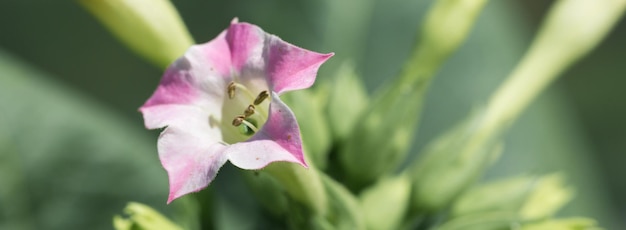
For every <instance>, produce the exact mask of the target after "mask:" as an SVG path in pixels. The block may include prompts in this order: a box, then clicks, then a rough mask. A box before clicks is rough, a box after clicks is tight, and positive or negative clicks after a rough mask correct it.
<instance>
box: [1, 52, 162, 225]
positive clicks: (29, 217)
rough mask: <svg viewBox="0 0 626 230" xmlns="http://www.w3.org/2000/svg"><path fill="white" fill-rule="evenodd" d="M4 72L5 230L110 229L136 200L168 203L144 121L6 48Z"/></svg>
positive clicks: (3, 218) (3, 155) (156, 203)
mask: <svg viewBox="0 0 626 230" xmlns="http://www.w3.org/2000/svg"><path fill="white" fill-rule="evenodd" d="M0 73H1V74H0V127H2V128H1V129H0V185H1V186H0V229H101V228H102V229H110V228H111V224H112V223H111V218H112V216H113V214H115V213H121V210H122V208H123V207H124V206H125V204H126V202H128V201H138V202H142V203H145V204H149V205H151V206H153V207H156V208H157V209H160V210H164V207H165V206H164V205H165V201H166V196H167V176H166V173H165V171H164V170H162V169H161V166H160V164H159V162H158V157H157V153H156V148H155V147H156V138H155V137H151V136H150V135H148V134H149V132H148V131H143V127H142V124H137V123H130V122H128V121H127V120H125V119H123V118H121V117H120V116H117V114H113V113H111V112H110V111H108V110H107V109H106V108H105V107H102V106H101V105H99V104H98V102H96V101H93V100H90V99H89V98H84V97H81V95H79V94H77V93H76V92H74V91H72V90H71V89H69V88H66V87H63V86H61V85H59V84H57V83H56V82H53V81H51V80H50V78H49V77H48V76H46V75H44V74H42V73H41V72H38V71H36V70H33V68H32V67H30V66H28V65H26V64H23V63H21V62H20V61H19V60H17V59H15V58H14V57H11V56H10V55H8V54H7V53H6V52H4V51H3V50H0ZM86 77H88V76H86ZM138 116H139V115H138Z"/></svg>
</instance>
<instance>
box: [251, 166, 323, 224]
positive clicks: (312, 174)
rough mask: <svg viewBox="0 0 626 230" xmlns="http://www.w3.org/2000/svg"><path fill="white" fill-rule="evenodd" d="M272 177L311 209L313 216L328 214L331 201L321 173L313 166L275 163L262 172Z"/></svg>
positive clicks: (293, 196) (291, 195) (289, 193)
mask: <svg viewBox="0 0 626 230" xmlns="http://www.w3.org/2000/svg"><path fill="white" fill-rule="evenodd" d="M261 171H262V172H265V173H267V174H269V175H271V176H272V177H273V178H274V179H276V181H278V183H279V184H280V185H281V186H282V187H283V188H284V189H285V192H286V193H287V194H288V195H289V196H290V197H291V198H292V199H293V200H295V201H298V202H300V203H302V204H303V205H304V206H305V207H307V208H309V209H310V210H309V211H311V212H312V213H313V214H316V215H321V216H324V215H326V213H328V205H329V200H328V197H327V196H326V192H325V191H324V184H323V182H322V179H321V178H320V177H321V175H323V174H321V173H319V172H318V171H317V169H315V168H314V167H313V166H312V165H311V166H310V167H309V168H304V167H302V166H300V165H298V164H293V163H290V162H274V163H271V164H269V165H267V166H266V167H265V168H263V169H262V170H261Z"/></svg>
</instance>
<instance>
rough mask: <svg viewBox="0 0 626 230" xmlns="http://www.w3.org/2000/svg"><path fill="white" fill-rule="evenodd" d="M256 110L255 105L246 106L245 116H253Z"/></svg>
mask: <svg viewBox="0 0 626 230" xmlns="http://www.w3.org/2000/svg"><path fill="white" fill-rule="evenodd" d="M254 111H255V108H254V105H248V108H246V111H243V115H244V116H245V117H249V116H252V114H254Z"/></svg>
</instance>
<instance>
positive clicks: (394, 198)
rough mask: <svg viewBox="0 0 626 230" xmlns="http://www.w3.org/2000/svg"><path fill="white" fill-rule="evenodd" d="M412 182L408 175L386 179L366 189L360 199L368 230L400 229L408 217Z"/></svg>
mask: <svg viewBox="0 0 626 230" xmlns="http://www.w3.org/2000/svg"><path fill="white" fill-rule="evenodd" d="M410 194H411V180H409V178H408V177H407V175H406V174H400V175H398V176H394V177H389V178H384V179H382V180H380V181H379V182H377V183H376V184H374V185H373V186H371V187H368V188H367V189H365V190H364V191H363V192H362V193H361V196H360V197H359V198H360V201H361V210H363V211H362V212H363V215H364V217H365V222H366V224H367V227H368V229H371V230H377V229H380V230H386V229H398V228H399V227H400V225H401V224H402V220H403V219H404V217H405V215H406V211H407V209H408V204H409V198H410V197H409V196H410Z"/></svg>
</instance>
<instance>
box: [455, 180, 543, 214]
mask: <svg viewBox="0 0 626 230" xmlns="http://www.w3.org/2000/svg"><path fill="white" fill-rule="evenodd" d="M536 180H537V178H534V177H529V176H518V177H513V178H507V179H504V180H500V181H495V182H490V183H487V184H483V185H479V186H477V187H474V188H472V189H470V190H468V191H467V192H464V193H463V194H462V195H461V196H460V197H459V198H458V199H457V200H456V202H454V205H453V206H452V210H451V216H452V217H457V216H463V215H469V214H472V213H480V212H512V213H517V212H518V210H519V209H520V207H521V206H522V204H523V203H524V202H525V201H526V199H527V198H528V194H529V193H530V192H531V190H532V189H533V185H534V184H535V183H534V182H535V181H536Z"/></svg>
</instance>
